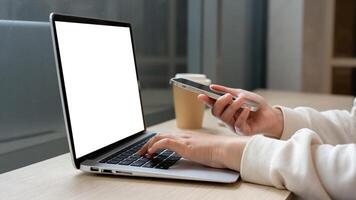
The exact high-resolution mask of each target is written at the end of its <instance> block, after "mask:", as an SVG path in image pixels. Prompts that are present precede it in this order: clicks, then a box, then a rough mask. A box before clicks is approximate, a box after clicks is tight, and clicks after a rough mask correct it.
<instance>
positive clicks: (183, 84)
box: [169, 78, 258, 112]
mask: <svg viewBox="0 0 356 200" xmlns="http://www.w3.org/2000/svg"><path fill="white" fill-rule="evenodd" d="M169 83H170V84H172V85H175V86H177V87H179V88H182V89H186V90H189V91H191V92H195V93H198V94H205V95H207V96H208V97H210V98H212V99H215V100H216V99H218V98H219V97H221V96H222V95H224V94H225V93H224V92H217V91H214V90H211V89H210V87H209V86H208V85H203V84H200V83H197V82H195V81H191V80H188V79H185V78H172V79H171V80H170V81H169ZM233 98H234V99H236V98H237V97H233ZM241 107H242V108H248V109H250V111H253V112H256V111H257V110H258V104H256V103H254V102H252V101H247V102H245V103H244V104H243V105H242V106H241Z"/></svg>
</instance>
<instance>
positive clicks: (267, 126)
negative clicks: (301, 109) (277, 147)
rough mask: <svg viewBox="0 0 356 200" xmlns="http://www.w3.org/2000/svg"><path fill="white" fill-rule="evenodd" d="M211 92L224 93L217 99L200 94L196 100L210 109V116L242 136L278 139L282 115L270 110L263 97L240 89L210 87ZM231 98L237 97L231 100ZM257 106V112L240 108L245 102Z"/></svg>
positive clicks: (276, 110)
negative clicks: (262, 136)
mask: <svg viewBox="0 0 356 200" xmlns="http://www.w3.org/2000/svg"><path fill="white" fill-rule="evenodd" d="M210 88H211V89H212V90H215V91H218V92H225V93H226V94H225V95H223V96H222V97H220V98H219V99H217V100H216V101H215V100H214V99H211V98H209V97H208V96H206V95H204V94H201V95H199V96H198V99H199V100H201V101H203V102H204V103H206V104H208V105H209V106H210V107H212V114H213V115H214V116H215V117H217V118H219V119H220V120H222V121H223V122H225V123H226V124H227V125H228V126H229V127H230V128H231V129H233V130H235V132H237V133H242V134H244V135H252V134H256V133H265V134H266V135H268V136H271V137H274V138H280V137H281V134H282V131H283V115H282V112H281V110H280V109H278V108H272V107H271V106H269V105H268V104H267V102H266V101H265V100H264V98H263V97H261V96H259V95H257V94H255V93H252V92H248V91H245V90H242V89H234V88H228V87H224V86H221V85H211V86H210ZM233 96H234V97H237V98H236V100H233ZM248 100H249V101H252V102H255V103H257V104H258V106H259V109H258V111H257V112H251V111H250V110H249V109H248V108H242V105H243V104H244V103H245V102H246V101H248Z"/></svg>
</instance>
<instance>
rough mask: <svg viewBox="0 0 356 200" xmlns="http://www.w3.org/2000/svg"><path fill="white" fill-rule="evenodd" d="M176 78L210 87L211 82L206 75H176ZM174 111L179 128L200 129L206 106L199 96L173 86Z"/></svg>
mask: <svg viewBox="0 0 356 200" xmlns="http://www.w3.org/2000/svg"><path fill="white" fill-rule="evenodd" d="M175 78H185V79H189V80H192V81H195V82H198V83H201V84H205V85H209V84H210V83H211V80H210V79H208V78H207V77H206V76H205V75H204V74H188V73H187V74H176V76H175ZM173 97H174V110H175V114H176V122H177V127H178V128H182V129H199V128H201V127H202V124H203V117H204V108H205V106H204V104H203V103H202V102H200V101H199V100H198V99H197V97H198V94H197V93H194V92H191V91H188V90H186V89H182V88H179V87H177V86H174V85H173Z"/></svg>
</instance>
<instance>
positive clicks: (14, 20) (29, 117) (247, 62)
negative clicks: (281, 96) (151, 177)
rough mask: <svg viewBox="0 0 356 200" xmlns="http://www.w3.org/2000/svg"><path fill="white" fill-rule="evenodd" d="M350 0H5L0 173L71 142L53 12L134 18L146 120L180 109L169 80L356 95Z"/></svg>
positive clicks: (1, 7) (0, 43)
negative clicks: (193, 76)
mask: <svg viewBox="0 0 356 200" xmlns="http://www.w3.org/2000/svg"><path fill="white" fill-rule="evenodd" d="M355 11H356V2H354V1H353V0H338V1H336V0H290V1H284V0H269V1H265V0H220V1H219V0H191V1H188V0H152V1H145V0H51V1H48V0H1V1H0V173H2V172H6V171H9V170H12V169H16V168H19V167H22V166H26V165H28V164H31V163H34V162H38V161H41V160H44V159H47V158H50V157H53V156H56V155H59V154H62V153H65V152H68V145H67V140H66V136H65V128H64V122H63V119H62V111H61V105H60V99H59V91H58V85H57V76H56V72H55V62H54V56H53V49H52V43H51V37H50V29H49V24H48V17H49V13H51V12H59V13H64V14H70V15H79V16H86V17H94V18H102V19H109V20H117V21H125V22H130V23H131V24H132V27H133V37H134V42H135V49H136V58H137V67H138V71H139V78H140V80H141V86H142V91H141V92H142V100H143V105H144V111H145V118H146V121H147V124H148V125H153V124H156V123H159V122H162V121H165V120H168V119H172V118H173V117H174V110H173V101H172V93H171V88H170V86H169V84H168V81H169V79H170V78H171V77H173V76H174V75H175V74H176V73H185V72H189V73H204V74H206V75H207V76H208V77H209V78H210V79H212V81H213V82H215V83H219V84H223V85H227V86H231V87H239V88H244V89H247V90H254V89H257V88H266V89H270V90H290V91H303V92H316V93H335V94H348V95H355V94H356V71H355V69H356V58H355V57H356V37H355V36H356V16H355Z"/></svg>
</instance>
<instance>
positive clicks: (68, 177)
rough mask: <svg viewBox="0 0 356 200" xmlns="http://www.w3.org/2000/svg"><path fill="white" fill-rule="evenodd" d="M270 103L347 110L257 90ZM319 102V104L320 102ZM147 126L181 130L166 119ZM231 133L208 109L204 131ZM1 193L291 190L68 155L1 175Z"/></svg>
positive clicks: (342, 101)
mask: <svg viewBox="0 0 356 200" xmlns="http://www.w3.org/2000/svg"><path fill="white" fill-rule="evenodd" d="M256 92H257V93H259V94H261V95H263V96H264V97H266V99H267V101H268V102H269V103H270V104H281V105H286V106H289V107H296V106H300V105H305V106H315V107H316V108H317V109H318V110H325V109H331V108H338V109H350V108H351V105H352V99H353V98H352V97H351V96H330V95H316V94H301V93H291V92H280V91H265V90H257V91H256ZM301 101H303V102H301ZM321 101H323V102H321ZM149 130H153V131H158V132H165V131H170V132H171V131H181V130H179V129H177V128H176V126H175V121H174V120H170V121H167V122H164V123H161V124H158V125H155V126H152V127H149ZM196 131H204V132H209V133H212V134H217V133H219V134H233V133H232V132H230V131H229V130H228V129H227V128H225V127H223V126H222V125H220V124H219V123H218V122H217V120H216V119H214V117H212V116H211V114H210V112H209V111H206V115H205V118H204V124H203V129H200V130H196ZM0 188H1V189H0V197H1V198H4V197H5V199H96V200H97V199H165V200H166V199H172V200H173V199H212V200H215V199H234V200H236V199H274V200H276V199H290V198H291V196H292V195H291V193H290V192H289V191H286V190H279V189H275V188H273V187H268V186H263V185H256V184H251V183H246V182H243V181H241V180H239V181H238V182H237V183H234V184H219V183H206V182H194V181H178V180H166V179H154V178H138V177H123V176H114V175H112V176H108V175H94V174H88V173H83V172H81V171H79V170H75V169H74V168H73V166H72V164H71V162H70V156H69V154H64V155H61V156H58V157H55V158H52V159H49V160H46V161H43V162H39V163H36V164H33V165H30V166H27V167H24V168H20V169H17V170H14V171H11V172H8V173H4V174H1V175H0Z"/></svg>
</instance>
